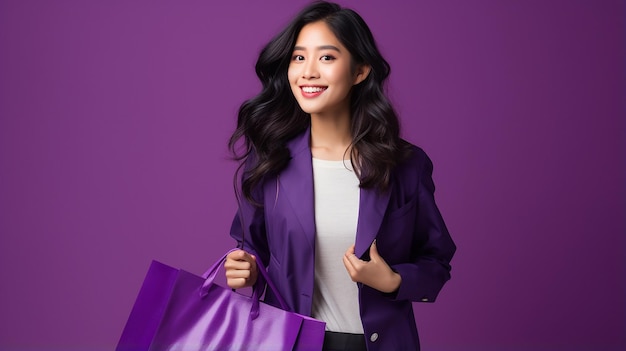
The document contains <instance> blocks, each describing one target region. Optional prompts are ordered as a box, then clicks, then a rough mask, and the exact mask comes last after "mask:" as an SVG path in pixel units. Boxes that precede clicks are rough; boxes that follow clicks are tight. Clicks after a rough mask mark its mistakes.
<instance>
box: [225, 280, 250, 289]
mask: <svg viewBox="0 0 626 351" xmlns="http://www.w3.org/2000/svg"><path fill="white" fill-rule="evenodd" d="M246 283H247V280H246V279H243V278H235V279H226V285H228V287H229V288H231V289H240V288H244V287H245V286H246Z"/></svg>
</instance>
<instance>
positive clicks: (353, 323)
mask: <svg viewBox="0 0 626 351" xmlns="http://www.w3.org/2000/svg"><path fill="white" fill-rule="evenodd" d="M313 186H314V189H315V226H316V236H315V289H314V292H313V310H312V315H313V317H314V318H317V319H320V320H323V321H324V322H326V330H329V331H335V332H344V333H359V334H362V333H363V326H362V324H361V317H360V315H359V301H358V300H359V299H358V289H357V285H356V283H354V282H353V281H352V280H351V279H350V276H349V275H348V272H347V271H346V268H345V266H344V264H343V256H344V253H345V252H346V250H347V249H348V247H350V245H353V244H354V241H355V238H356V227H357V221H358V215H359V193H360V192H359V179H358V177H357V176H356V173H355V172H354V171H353V170H352V164H351V163H350V160H345V161H328V160H320V159H316V158H314V159H313Z"/></svg>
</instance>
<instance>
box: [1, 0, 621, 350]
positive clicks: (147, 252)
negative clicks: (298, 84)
mask: <svg viewBox="0 0 626 351" xmlns="http://www.w3.org/2000/svg"><path fill="white" fill-rule="evenodd" d="M383 3H384V4H383ZM303 4H305V2H303V1H288V0H264V1H224V2H221V4H216V2H214V1H120V0H116V1H101V2H95V1H82V0H66V1H32V0H31V1H21V0H11V1H6V0H4V1H0V235H1V236H0V297H1V298H0V349H1V350H87V349H89V350H110V349H113V348H114V345H115V344H116V343H117V340H118V338H119V335H120V333H121V330H122V328H123V326H124V323H125V322H126V318H127V317H128V314H129V312H130V309H131V307H132V304H133V302H134V299H135V297H136V294H137V292H138V289H139V287H140V285H141V282H142V279H143V277H144V274H145V272H146V269H147V267H148V265H149V263H150V260H151V259H153V258H154V259H158V260H161V261H163V262H166V263H169V264H171V265H175V266H178V267H181V268H184V269H187V270H189V271H192V272H196V273H202V272H203V270H204V269H205V268H207V267H208V266H209V265H210V264H211V263H212V262H213V261H214V260H215V259H216V258H217V257H218V256H219V255H221V254H222V253H224V252H225V250H227V249H228V248H230V247H232V246H233V242H232V241H231V239H230V238H229V236H228V228H229V225H230V220H231V218H232V216H233V214H234V210H235V201H234V197H233V194H232V186H231V184H232V183H231V182H232V173H233V171H234V167H235V166H234V163H233V162H231V161H229V160H228V153H227V150H226V146H225V145H226V142H227V138H228V137H229V133H230V132H231V131H232V130H233V128H234V123H235V114H236V110H237V108H238V106H239V104H240V103H241V102H242V101H243V100H244V99H246V98H248V97H250V96H251V95H252V94H254V93H255V92H256V91H257V90H258V88H259V84H258V83H257V81H256V78H255V76H254V72H253V65H254V62H255V60H256V56H257V53H258V50H259V49H260V47H261V46H262V45H263V44H264V43H266V42H267V41H268V40H269V38H270V37H271V36H272V35H273V34H275V33H276V32H277V31H278V30H279V29H280V28H281V27H282V26H283V25H284V24H285V23H286V22H287V20H288V19H289V18H291V16H292V15H293V14H294V13H295V12H296V11H297V10H299V9H300V8H301V7H302V5H303ZM343 4H345V5H348V6H351V7H353V8H355V9H356V10H357V11H359V12H360V13H361V15H362V16H363V17H364V18H365V20H366V21H367V22H368V23H369V24H370V26H371V28H372V30H373V32H374V34H375V36H376V38H377V40H378V42H379V45H380V48H381V50H382V51H383V53H384V54H385V55H386V57H387V58H388V60H389V61H390V63H391V65H392V78H391V81H390V83H391V84H390V87H389V92H390V95H391V97H392V99H393V101H394V103H395V104H396V106H397V110H398V112H399V113H400V115H401V120H402V123H403V126H404V136H405V137H406V138H407V139H409V140H410V141H412V142H414V143H417V144H419V145H421V146H422V147H423V148H424V149H425V150H426V151H427V152H428V153H429V155H430V156H431V157H432V159H433V161H434V163H435V173H434V178H435V181H436V183H437V186H438V190H437V199H438V202H439V204H440V207H441V210H442V212H443V213H444V216H445V218H446V220H447V223H448V226H449V229H450V232H451V233H452V235H453V237H454V239H455V241H456V242H457V244H458V247H459V250H458V253H457V255H456V256H455V258H454V260H453V272H452V273H453V278H452V280H451V281H450V282H449V283H448V285H447V286H446V287H445V288H444V290H443V292H442V293H441V295H440V299H439V300H438V302H437V303H435V304H416V316H417V319H418V325H419V329H420V334H421V337H422V344H423V348H424V350H426V351H435V350H442V351H461V350H481V351H485V350H486V351H490V350H494V351H495V350H498V351H500V350H568V351H572V350H612V351H613V350H615V351H617V350H624V349H626V341H625V335H626V317H625V312H626V304H625V296H626V279H625V277H626V259H625V248H626V242H625V239H624V234H625V233H626V221H625V219H624V218H625V215H624V214H625V213H626V201H625V199H626V189H625V186H626V177H625V175H626V172H625V168H626V167H625V166H626V142H625V139H626V138H625V134H626V133H625V130H626V128H625V119H626V118H625V114H624V112H625V111H624V94H625V89H624V77H625V74H624V72H625V70H624V62H625V58H626V54H625V50H624V43H625V38H626V35H625V33H626V31H625V28H626V25H625V21H624V17H625V14H626V9H625V5H624V2H623V1H617V0H615V1H592V0H588V1H584V0H579V1H575V0H552V1H546V0H530V1H500V0H491V1H489V0H483V1H465V0H450V1H404V0H396V1H384V2H383V1H379V2H376V3H370V2H364V1H358V0H353V1H347V0H346V1H343Z"/></svg>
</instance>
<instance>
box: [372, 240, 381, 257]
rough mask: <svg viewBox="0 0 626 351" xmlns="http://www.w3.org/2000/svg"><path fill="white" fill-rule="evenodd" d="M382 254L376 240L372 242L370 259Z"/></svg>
mask: <svg viewBox="0 0 626 351" xmlns="http://www.w3.org/2000/svg"><path fill="white" fill-rule="evenodd" d="M380 258H381V257H380V254H379V253H378V248H377V247H376V240H374V242H372V246H370V259H377V260H378V259H380Z"/></svg>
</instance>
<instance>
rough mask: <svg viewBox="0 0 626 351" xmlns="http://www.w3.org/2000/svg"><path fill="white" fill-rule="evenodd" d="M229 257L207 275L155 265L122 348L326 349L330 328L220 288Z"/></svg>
mask: <svg viewBox="0 0 626 351" xmlns="http://www.w3.org/2000/svg"><path fill="white" fill-rule="evenodd" d="M225 259H226V255H224V256H223V257H222V258H221V259H220V260H218V261H217V262H215V264H214V265H213V266H212V267H211V268H209V270H208V271H207V272H206V273H205V274H204V275H203V276H202V277H200V276H197V275H194V274H192V273H189V272H186V271H184V270H180V269H176V268H173V267H170V266H167V265H165V264H163V263H160V262H157V261H153V262H152V264H151V265H150V268H149V269H148V273H147V275H146V278H145V280H144V282H143V285H142V287H141V290H140V291H139V295H138V296H137V300H136V301H135V305H134V306H133V309H132V311H131V313H130V316H129V318H128V321H127V322H126V326H125V328H124V331H123V332H122V336H121V338H120V341H119V343H118V346H117V349H116V350H117V351H130V350H150V351H156V350H185V351H187V350H207V351H208V350H267V351H277V350H298V351H300V350H311V351H312V350H321V349H322V345H323V342H324V327H325V323H324V322H322V321H318V320H315V319H313V318H310V317H307V316H303V315H300V314H297V313H293V312H288V311H285V309H286V305H285V303H284V301H282V300H281V299H280V297H279V295H278V293H277V291H276V289H275V288H274V285H273V284H272V283H271V281H270V280H269V279H268V276H267V273H266V271H265V268H264V267H263V266H262V265H261V264H260V262H259V272H260V273H261V275H263V277H264V278H265V280H266V281H267V283H268V288H269V289H272V290H273V291H274V292H275V293H276V295H277V296H278V298H279V300H281V301H280V303H281V306H282V307H283V309H280V308H276V307H273V306H270V305H267V304H265V303H263V302H260V301H259V292H258V290H256V289H255V290H253V293H252V296H245V295H242V294H240V293H238V292H235V291H233V290H231V289H230V288H225V287H222V286H220V285H218V284H216V283H214V279H215V276H216V274H217V272H218V271H219V268H220V267H221V266H222V265H223V263H224V260H225Z"/></svg>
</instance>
